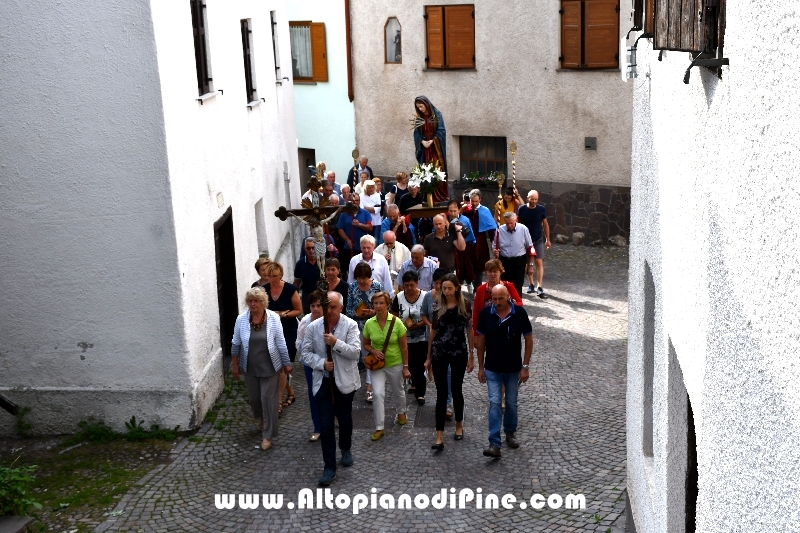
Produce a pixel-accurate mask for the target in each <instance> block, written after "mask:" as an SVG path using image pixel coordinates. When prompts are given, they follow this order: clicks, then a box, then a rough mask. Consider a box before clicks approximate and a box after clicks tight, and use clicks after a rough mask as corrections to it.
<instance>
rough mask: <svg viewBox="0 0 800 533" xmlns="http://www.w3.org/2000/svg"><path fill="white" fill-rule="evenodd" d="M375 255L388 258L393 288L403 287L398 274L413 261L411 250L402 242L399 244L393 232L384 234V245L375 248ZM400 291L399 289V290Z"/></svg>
mask: <svg viewBox="0 0 800 533" xmlns="http://www.w3.org/2000/svg"><path fill="white" fill-rule="evenodd" d="M375 253H376V254H377V255H381V256H383V257H385V258H386V262H387V263H389V274H390V275H391V276H392V284H393V285H392V287H397V286H398V285H402V283H398V281H397V273H398V272H399V271H400V267H401V266H403V263H405V262H406V261H408V260H409V259H411V250H409V249H408V247H407V246H406V245H405V244H403V243H402V242H397V237H396V236H395V234H394V232H393V231H391V230H390V231H385V232H383V244H381V245H379V246H378V247H377V248H375ZM398 290H399V289H398Z"/></svg>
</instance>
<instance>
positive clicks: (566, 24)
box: [558, 0, 619, 69]
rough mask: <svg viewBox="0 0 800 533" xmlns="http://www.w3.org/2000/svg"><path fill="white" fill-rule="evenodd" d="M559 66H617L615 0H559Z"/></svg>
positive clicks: (616, 10) (617, 26) (577, 67)
mask: <svg viewBox="0 0 800 533" xmlns="http://www.w3.org/2000/svg"><path fill="white" fill-rule="evenodd" d="M560 13H561V56H560V57H559V58H558V60H559V61H560V62H561V68H564V69H594V68H619V3H618V0H561V11H560Z"/></svg>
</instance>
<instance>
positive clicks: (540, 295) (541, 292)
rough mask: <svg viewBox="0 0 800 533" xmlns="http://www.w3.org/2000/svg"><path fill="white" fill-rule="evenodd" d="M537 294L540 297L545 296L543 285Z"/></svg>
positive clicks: (537, 290)
mask: <svg viewBox="0 0 800 533" xmlns="http://www.w3.org/2000/svg"><path fill="white" fill-rule="evenodd" d="M536 295H537V296H538V297H539V298H544V289H542V288H541V287H539V288H538V289H536Z"/></svg>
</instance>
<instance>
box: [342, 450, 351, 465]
mask: <svg viewBox="0 0 800 533" xmlns="http://www.w3.org/2000/svg"><path fill="white" fill-rule="evenodd" d="M342 466H344V467H347V466H353V452H351V451H350V450H345V451H343V452H342Z"/></svg>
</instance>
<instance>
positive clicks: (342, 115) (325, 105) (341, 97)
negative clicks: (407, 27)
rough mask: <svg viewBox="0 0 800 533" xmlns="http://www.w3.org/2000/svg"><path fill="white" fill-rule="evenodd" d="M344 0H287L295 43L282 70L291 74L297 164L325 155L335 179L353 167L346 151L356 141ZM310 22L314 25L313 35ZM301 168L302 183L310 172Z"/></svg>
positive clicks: (322, 158)
mask: <svg viewBox="0 0 800 533" xmlns="http://www.w3.org/2000/svg"><path fill="white" fill-rule="evenodd" d="M346 5H347V2H342V1H341V0H336V1H303V2H296V1H295V2H288V3H287V13H288V17H289V21H290V23H291V24H292V28H291V33H292V39H293V42H292V45H293V46H294V49H293V50H292V56H293V57H292V58H291V61H290V62H289V63H287V66H286V72H287V74H285V75H286V76H289V75H292V79H293V80H294V95H295V118H296V124H297V141H298V146H299V158H300V163H299V164H300V166H301V167H303V166H305V162H306V160H308V162H309V163H310V164H311V165H313V164H315V162H314V159H316V161H324V162H325V164H326V166H327V169H328V170H334V171H335V172H336V181H337V183H339V184H343V183H345V182H346V180H347V172H348V171H349V169H351V168H352V167H353V159H352V158H351V156H350V154H351V153H352V151H353V148H355V145H356V126H355V114H354V110H353V99H352V97H351V96H349V95H350V94H351V93H352V87H351V86H350V85H349V78H348V54H347V36H348V35H347V20H346V14H347V11H346ZM309 23H313V24H314V25H315V28H314V31H315V35H314V37H315V39H314V40H313V41H312V40H311V36H310V35H309V34H310V25H309ZM316 32H319V33H316ZM312 48H313V50H312ZM323 54H324V55H323ZM290 70H291V71H292V72H289V71H290ZM298 75H299V76H298ZM309 78H310V79H309ZM301 170H303V171H304V172H305V173H304V174H302V175H301V176H302V178H303V179H301V186H302V187H305V184H306V181H305V178H306V177H307V176H308V175H309V174H308V172H306V171H305V170H304V169H302V168H301ZM303 191H305V189H303Z"/></svg>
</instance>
